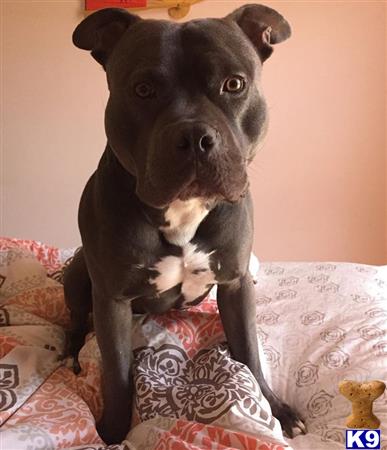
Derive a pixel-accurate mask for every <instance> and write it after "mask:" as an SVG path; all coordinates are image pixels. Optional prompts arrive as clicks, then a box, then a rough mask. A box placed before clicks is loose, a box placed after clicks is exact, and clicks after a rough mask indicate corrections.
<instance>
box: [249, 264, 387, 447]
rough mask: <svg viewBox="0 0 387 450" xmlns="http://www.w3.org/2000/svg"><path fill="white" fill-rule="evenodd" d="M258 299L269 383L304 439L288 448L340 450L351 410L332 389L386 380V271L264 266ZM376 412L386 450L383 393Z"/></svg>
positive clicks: (332, 266)
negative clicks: (296, 418)
mask: <svg viewBox="0 0 387 450" xmlns="http://www.w3.org/2000/svg"><path fill="white" fill-rule="evenodd" d="M256 292H257V308H258V310H257V326H258V333H259V336H260V339H261V344H262V347H263V352H264V355H265V357H266V362H267V367H266V376H267V380H268V382H269V384H270V385H271V386H272V388H273V390H274V392H276V393H277V394H278V395H279V396H280V397H281V398H282V399H283V400H285V401H286V402H287V403H289V404H290V405H291V406H293V407H294V408H295V409H296V410H297V411H298V412H299V413H300V415H301V416H302V417H303V418H304V419H305V421H306V425H307V428H308V431H309V433H310V434H308V435H307V436H301V437H299V438H296V439H293V440H292V441H289V443H291V445H292V446H294V448H300V449H301V448H309V449H310V448H319V449H320V448H325V447H324V443H325V444H326V445H327V447H326V448H329V449H331V448H332V449H333V448H335V446H334V445H335V443H336V445H337V448H343V443H344V439H345V433H344V430H345V424H344V422H345V418H346V417H347V416H348V415H349V414H350V411H351V405H350V403H349V402H348V400H346V399H345V398H344V397H343V396H342V395H341V394H340V393H339V390H338V383H339V382H340V381H341V380H343V379H351V380H357V381H366V380H374V379H379V380H381V381H386V378H387V333H386V325H385V324H386V317H387V266H383V267H374V266H366V265H360V264H349V263H337V264H333V263H274V264H267V263H266V264H262V265H261V270H260V273H259V275H258V284H257V286H256ZM374 411H375V414H376V415H377V416H378V417H379V419H380V420H381V421H382V434H383V440H384V441H383V442H384V444H387V436H386V431H387V430H386V426H387V395H386V393H385V394H384V395H383V396H382V397H381V398H379V399H378V400H377V401H376V402H375V404H374ZM383 424H384V428H383ZM313 439H315V443H314V444H313V445H312V444H311V442H312V441H311V440H313ZM316 442H317V444H316ZM308 445H309V447H308Z"/></svg>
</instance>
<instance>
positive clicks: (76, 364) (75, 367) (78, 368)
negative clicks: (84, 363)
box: [73, 356, 82, 375]
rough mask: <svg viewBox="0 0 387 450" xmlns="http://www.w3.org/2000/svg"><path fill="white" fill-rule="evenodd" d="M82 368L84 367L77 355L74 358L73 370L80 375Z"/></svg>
mask: <svg viewBox="0 0 387 450" xmlns="http://www.w3.org/2000/svg"><path fill="white" fill-rule="evenodd" d="M81 370H82V367H81V365H80V364H79V361H78V357H77V356H76V357H74V360H73V372H74V373H75V375H78V374H79V373H81Z"/></svg>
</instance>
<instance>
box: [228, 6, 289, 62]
mask: <svg viewBox="0 0 387 450" xmlns="http://www.w3.org/2000/svg"><path fill="white" fill-rule="evenodd" d="M226 20H232V21H233V22H236V23H237V24H238V25H239V27H240V28H241V29H242V31H243V32H244V33H245V34H246V36H247V37H248V38H249V39H250V41H251V42H252V43H253V45H254V47H255V49H256V50H257V52H258V54H259V57H260V59H261V61H262V62H263V61H265V59H267V58H268V57H269V56H270V55H271V54H272V53H273V47H272V44H278V43H280V42H282V41H284V40H285V39H287V38H288V37H290V34H291V29H290V25H289V24H288V22H287V21H286V20H285V19H284V18H283V17H282V16H281V14H279V13H278V12H277V11H275V10H274V9H271V8H268V7H267V6H264V5H245V6H241V7H240V8H238V9H236V10H235V11H234V12H232V13H231V14H229V15H228V16H226Z"/></svg>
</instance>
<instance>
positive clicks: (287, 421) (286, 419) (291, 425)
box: [272, 402, 307, 439]
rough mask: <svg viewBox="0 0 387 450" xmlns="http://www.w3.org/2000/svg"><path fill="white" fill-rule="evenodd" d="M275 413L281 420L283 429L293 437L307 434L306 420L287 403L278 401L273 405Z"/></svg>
mask: <svg viewBox="0 0 387 450" xmlns="http://www.w3.org/2000/svg"><path fill="white" fill-rule="evenodd" d="M272 413H273V415H274V416H275V417H276V418H277V419H278V420H279V422H280V424H281V427H282V431H283V432H284V433H286V435H287V436H288V437H289V438H291V439H293V438H294V437H296V436H298V435H300V434H306V433H307V429H306V426H305V424H304V421H303V420H302V419H301V418H300V416H299V415H298V414H297V413H296V412H295V411H293V409H292V408H291V407H290V406H289V405H287V404H286V403H281V402H280V403H278V404H276V405H274V406H272Z"/></svg>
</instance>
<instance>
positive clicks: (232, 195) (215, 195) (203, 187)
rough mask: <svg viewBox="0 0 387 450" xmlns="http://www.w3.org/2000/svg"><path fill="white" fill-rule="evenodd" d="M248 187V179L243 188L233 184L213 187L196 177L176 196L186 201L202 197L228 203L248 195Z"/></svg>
mask: <svg viewBox="0 0 387 450" xmlns="http://www.w3.org/2000/svg"><path fill="white" fill-rule="evenodd" d="M248 188H249V182H248V180H247V179H246V181H245V183H244V186H243V188H242V189H240V188H238V189H232V187H231V186H230V187H229V188H228V189H224V188H223V189H217V188H211V186H209V185H207V184H203V183H201V182H200V180H198V179H195V180H194V181H193V182H192V183H191V184H189V185H188V186H186V187H185V188H184V189H182V190H181V191H180V192H179V193H178V195H177V197H176V198H177V199H179V200H183V201H184V200H190V199H192V198H197V197H201V198H207V199H213V200H217V201H226V202H228V203H236V202H238V201H239V200H240V199H241V198H243V197H245V196H246V193H247V191H248Z"/></svg>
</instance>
